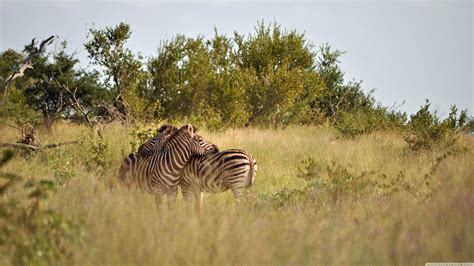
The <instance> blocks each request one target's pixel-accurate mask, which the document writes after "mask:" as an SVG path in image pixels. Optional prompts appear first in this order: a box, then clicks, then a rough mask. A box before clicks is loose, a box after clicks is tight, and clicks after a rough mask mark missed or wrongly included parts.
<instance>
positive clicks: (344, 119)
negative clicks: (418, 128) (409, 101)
mask: <svg viewBox="0 0 474 266" xmlns="http://www.w3.org/2000/svg"><path fill="white" fill-rule="evenodd" d="M406 120H407V118H406V113H401V112H396V111H394V110H388V109H387V108H386V107H382V106H377V107H374V108H364V109H358V110H354V111H353V112H345V111H342V112H339V116H338V119H337V120H336V122H335V123H334V127H335V128H336V129H337V130H338V131H339V132H340V133H341V134H342V135H343V136H345V137H350V138H354V137H357V136H360V135H365V134H370V133H372V132H374V131H377V130H398V129H403V128H404V127H405V124H406Z"/></svg>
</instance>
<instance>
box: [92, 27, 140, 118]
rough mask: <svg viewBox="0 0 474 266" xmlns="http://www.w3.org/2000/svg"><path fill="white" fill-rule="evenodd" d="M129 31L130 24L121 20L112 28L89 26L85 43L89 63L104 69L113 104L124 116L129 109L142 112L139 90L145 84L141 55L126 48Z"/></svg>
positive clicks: (138, 112)
mask: <svg viewBox="0 0 474 266" xmlns="http://www.w3.org/2000/svg"><path fill="white" fill-rule="evenodd" d="M131 33H132V31H131V30H130V25H128V24H126V23H123V22H122V23H120V24H119V25H117V26H115V27H106V28H105V29H90V30H89V34H90V40H89V41H88V42H87V43H86V44H85V45H84V46H85V48H86V50H87V52H88V53H89V58H90V59H91V60H92V63H93V64H95V65H97V66H100V67H103V68H104V76H105V78H106V84H105V85H106V86H108V88H109V89H110V90H111V91H112V92H113V93H114V95H115V97H114V99H113V106H114V108H115V109H116V110H117V111H118V113H119V114H120V115H121V116H122V117H123V118H127V117H129V115H130V112H132V115H133V114H134V115H140V113H141V112H142V111H143V109H144V103H143V102H142V101H141V99H140V93H142V95H143V94H144V93H146V84H147V83H146V79H147V75H146V73H145V71H144V70H142V63H141V62H140V56H138V58H137V57H136V56H135V55H134V54H133V53H132V51H131V50H130V49H128V48H126V47H125V44H126V42H127V40H128V39H129V38H130V35H131ZM144 87H145V88H144ZM144 90H145V91H144ZM104 104H106V103H105V102H104Z"/></svg>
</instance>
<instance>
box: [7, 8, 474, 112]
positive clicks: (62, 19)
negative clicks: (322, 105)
mask: <svg viewBox="0 0 474 266" xmlns="http://www.w3.org/2000/svg"><path fill="white" fill-rule="evenodd" d="M473 13H474V5H473V2H472V1H471V0H466V1H462V0H460V1H456V0H453V1H426V0H424V1H421V0H417V1H392V0H384V1H298V0H297V1H224V0H214V1H199V0H194V1H174V2H172V1H167V2H163V1H152V0H138V1H125V0H122V1H115V2H112V1H92V0H88V1H87V0H86V1H77V0H68V1H57V0H56V1H41V0H40V1H32V0H28V1H25V0H16V1H12V0H0V17H1V18H0V51H3V50H5V49H8V48H13V49H16V50H20V49H22V48H23V46H24V45H25V44H26V43H29V42H30V41H31V39H32V38H33V37H37V39H45V38H47V37H48V36H50V35H57V36H59V37H60V39H62V40H67V41H68V43H69V50H70V51H72V52H76V53H77V56H78V58H79V59H80V60H81V62H82V64H83V65H84V66H87V64H88V59H87V53H86V52H85V50H84V46H83V44H84V43H85V42H86V40H87V32H88V29H89V28H91V27H95V28H103V27H105V26H113V25H116V24H118V23H120V22H122V21H123V22H127V23H129V24H130V25H131V28H132V31H133V33H132V36H131V39H130V40H129V43H128V47H129V48H130V49H132V51H134V52H141V53H142V55H143V56H154V55H156V53H157V48H158V46H159V44H160V42H161V41H163V40H166V39H170V38H172V37H173V36H175V35H176V34H178V33H181V34H185V35H186V36H196V35H198V34H202V35H204V36H207V37H212V36H213V34H214V27H216V28H217V30H218V31H219V32H220V33H225V34H227V35H230V36H232V35H233V32H234V31H237V32H239V33H241V34H242V33H243V34H248V33H251V32H252V31H253V30H254V27H255V26H256V24H257V21H262V20H263V21H264V22H268V23H270V22H274V21H276V22H278V23H279V24H281V26H282V27H283V28H286V29H289V30H291V29H296V30H297V31H299V32H305V34H306V36H307V39H308V40H310V41H311V42H312V43H313V44H314V45H315V47H316V48H317V47H318V46H319V45H321V44H323V43H329V44H330V45H331V46H332V47H333V48H336V49H339V50H342V51H346V54H344V55H343V57H342V58H341V67H342V69H343V71H344V72H345V79H346V80H347V81H350V80H356V81H359V80H362V81H363V83H362V86H363V88H364V90H365V91H370V90H372V89H375V92H374V97H375V98H376V100H377V101H379V102H380V103H382V104H383V105H385V106H399V105H400V104H401V103H403V102H404V104H403V105H402V106H400V107H399V108H400V110H401V111H406V112H407V113H408V114H412V113H414V112H416V111H417V110H418V109H419V107H420V106H421V105H423V104H424V103H425V99H429V100H430V102H431V103H432V109H433V110H436V111H438V113H439V115H441V116H446V115H447V113H448V112H449V108H450V105H452V104H456V105H457V106H458V108H460V109H465V108H467V109H468V110H469V113H470V114H471V115H473V114H474V112H473V110H474V95H473V76H474V67H473V62H474V54H473V44H474V28H473ZM56 45H58V42H56ZM49 48H50V49H55V48H54V45H52V46H51V47H49Z"/></svg>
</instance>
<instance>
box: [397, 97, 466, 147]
mask: <svg viewBox="0 0 474 266" xmlns="http://www.w3.org/2000/svg"><path fill="white" fill-rule="evenodd" d="M429 107H430V103H429V101H428V100H426V104H425V105H424V106H422V107H421V108H420V110H419V111H418V112H417V113H416V114H414V115H412V116H411V120H410V123H409V125H408V129H409V130H408V133H407V134H406V135H405V136H404V139H405V141H406V142H407V143H408V146H409V148H410V149H411V150H413V151H418V150H432V149H434V148H440V149H449V148H452V147H454V146H455V145H456V143H457V142H458V138H459V134H458V133H459V132H460V131H461V130H463V129H464V127H465V126H466V124H467V122H468V117H467V111H466V110H463V111H461V113H460V114H459V116H458V115H457V111H458V110H457V108H456V106H455V105H453V106H452V107H451V112H450V113H449V116H448V118H446V119H444V120H440V118H439V117H438V116H437V114H436V112H434V113H431V112H430V111H429Z"/></svg>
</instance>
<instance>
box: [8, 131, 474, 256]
mask: <svg viewBox="0 0 474 266" xmlns="http://www.w3.org/2000/svg"><path fill="white" fill-rule="evenodd" d="M157 127H158V125H151V124H147V125H141V126H137V125H134V126H124V125H121V124H119V123H116V124H112V125H110V126H108V127H106V128H105V129H104V130H103V131H102V132H101V133H102V136H103V139H100V138H99V137H98V136H97V134H94V133H93V132H92V131H91V130H90V129H89V128H88V127H86V126H80V125H76V124H69V123H57V124H55V125H54V131H53V132H54V133H53V134H52V135H48V134H46V131H43V130H42V129H41V128H40V129H39V132H38V143H40V144H43V145H44V144H49V143H60V142H65V141H70V140H80V141H81V142H80V143H79V144H72V145H63V146H60V147H57V148H51V149H43V150H39V151H37V152H34V153H33V154H31V155H25V154H24V153H21V152H16V154H15V155H14V157H13V158H12V159H11V160H10V161H8V162H6V163H5V164H4V165H3V167H2V168H1V171H2V173H8V174H16V175H18V176H19V178H18V179H16V181H15V182H12V184H9V186H8V189H3V188H5V187H6V186H5V184H7V183H8V182H7V180H8V179H2V184H1V185H2V191H1V193H2V203H1V204H2V205H1V210H2V213H1V219H0V225H1V226H2V228H6V229H5V230H2V236H0V241H2V245H1V246H0V247H1V248H0V264H1V265H11V264H40V265H43V264H49V263H53V264H60V265H163V264H178V265H183V264H184V265H186V264H193V265H228V264H272V265H275V264H276V265H288V264H292V265H314V264H339V265H340V264H348V263H350V264H372V265H380V264H384V265H387V264H389V265H393V264H403V265H406V264H411V265H414V264H416V265H420V264H424V263H425V262H438V261H444V262H446V261H450V262H451V261H473V260H474V257H473V253H472V251H473V250H474V220H473V218H474V217H473V214H474V193H473V188H474V184H473V177H474V167H473V166H474V165H473V161H474V160H473V159H474V156H473V155H474V150H473V148H474V138H473V137H472V135H471V136H469V135H462V136H461V137H460V139H459V146H460V147H462V148H458V149H456V150H455V151H446V150H441V149H440V150H437V149H435V150H432V151H418V152H413V151H410V150H409V149H408V148H407V143H406V142H405V141H404V140H403V137H402V135H401V134H400V133H397V132H383V131H382V132H375V133H371V134H368V135H362V136H360V137H357V138H353V139H350V138H349V139H348V138H342V137H341V136H340V134H338V133H337V132H336V131H335V130H334V129H333V128H332V127H329V126H324V125H322V126H307V127H305V126H291V127H288V128H285V129H258V128H243V129H228V130H225V131H217V132H214V131H206V130H200V131H199V132H198V133H199V134H201V135H202V136H204V137H206V138H207V139H208V140H209V141H211V142H213V143H215V144H216V145H218V146H219V147H220V149H221V150H223V149H228V148H242V149H245V150H247V151H249V152H250V153H251V154H252V155H253V156H254V157H255V158H256V160H257V161H258V172H257V176H256V181H255V183H254V185H253V186H252V187H251V188H250V189H249V191H248V194H247V195H246V197H245V199H244V200H243V201H241V202H236V201H235V199H234V198H233V195H232V193H231V192H230V191H228V192H226V193H223V194H205V196H204V205H203V212H202V214H201V216H199V215H197V214H195V213H194V212H192V211H188V210H187V209H186V208H185V205H184V203H183V200H182V198H181V196H179V198H178V204H177V207H176V208H175V209H172V210H169V209H168V208H166V207H164V208H162V209H161V210H157V208H156V206H155V201H154V198H153V196H151V195H148V194H144V193H142V192H140V191H135V190H126V189H124V188H122V187H121V186H120V185H119V183H118V182H117V173H118V168H119V166H120V163H121V161H122V159H123V158H124V157H125V156H126V155H127V154H128V153H129V152H130V151H131V149H132V148H133V147H132V146H133V145H132V144H133V143H134V141H136V136H134V133H133V132H136V129H137V128H152V129H156V128H157ZM0 130H1V134H0V142H2V143H14V142H15V141H16V140H17V139H18V134H19V133H18V131H17V130H16V129H13V128H10V127H6V126H3V125H2V126H0ZM32 180H33V181H32ZM35 180H36V183H35ZM40 180H43V182H41V181H40ZM44 180H50V181H52V182H48V181H44ZM35 191H36V194H35V193H34V192H35ZM13 201H15V202H14V203H12V202H13ZM5 217H6V218H5ZM28 219H29V220H28ZM8 223H10V225H9V224H8Z"/></svg>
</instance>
